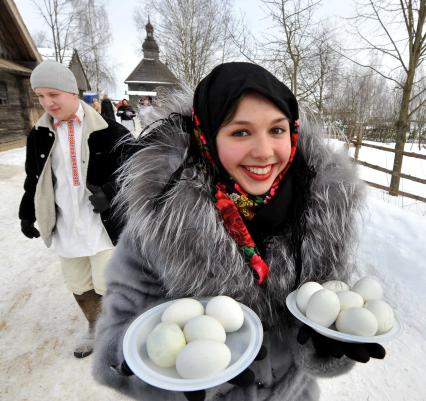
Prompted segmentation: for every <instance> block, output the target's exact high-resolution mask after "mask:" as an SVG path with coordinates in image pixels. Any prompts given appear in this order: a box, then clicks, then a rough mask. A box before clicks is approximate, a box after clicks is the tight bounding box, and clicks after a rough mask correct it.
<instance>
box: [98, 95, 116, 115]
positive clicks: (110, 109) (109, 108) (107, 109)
mask: <svg viewBox="0 0 426 401" xmlns="http://www.w3.org/2000/svg"><path fill="white" fill-rule="evenodd" d="M101 116H102V117H104V118H109V119H111V120H115V112H114V106H113V105H112V102H111V100H110V99H109V97H108V95H106V94H105V95H104V96H103V97H102V102H101Z"/></svg>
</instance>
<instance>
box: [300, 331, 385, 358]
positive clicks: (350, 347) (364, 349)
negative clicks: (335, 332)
mask: <svg viewBox="0 0 426 401" xmlns="http://www.w3.org/2000/svg"><path fill="white" fill-rule="evenodd" d="M309 339H311V340H312V344H313V346H314V348H315V350H316V353H317V355H318V356H319V357H322V358H326V357H330V356H331V357H334V358H341V357H342V356H343V355H346V356H347V357H348V358H350V359H352V360H354V361H357V362H363V363H366V362H368V361H369V360H370V358H376V359H383V358H384V357H385V355H386V351H385V349H384V348H383V347H382V346H381V345H380V344H377V343H345V342H342V341H337V340H333V339H332V338H328V337H325V336H323V335H321V334H319V333H317V332H316V331H315V330H314V329H312V328H311V327H309V326H307V325H305V324H304V325H303V326H302V327H301V328H300V330H299V333H298V334H297V341H298V343H299V344H306V343H307V342H308V340H309Z"/></svg>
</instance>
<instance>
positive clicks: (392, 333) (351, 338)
mask: <svg viewBox="0 0 426 401" xmlns="http://www.w3.org/2000/svg"><path fill="white" fill-rule="evenodd" d="M296 293H297V290H296V291H293V292H291V293H290V294H288V296H287V298H286V300H285V302H286V305H287V308H288V310H289V311H290V312H291V313H292V315H294V316H295V317H296V318H297V319H298V320H300V321H301V322H303V323H305V324H306V325H308V326H310V327H312V328H313V329H314V330H315V331H316V332H318V333H320V334H322V335H323V336H325V337H329V338H333V339H334V340H338V341H343V342H347V343H382V342H386V341H389V340H391V339H392V338H395V337H396V336H397V335H398V334H399V332H400V330H401V326H400V324H399V322H398V320H396V319H395V322H394V325H393V327H392V329H391V330H389V331H388V332H387V333H384V334H379V335H377V336H371V337H365V336H356V335H354V334H346V333H342V332H340V331H337V330H333V329H332V328H327V327H324V326H321V325H319V324H318V323H315V322H313V321H312V320H310V319H308V318H307V317H306V316H305V315H304V314H303V313H302V312H300V310H299V308H298V307H297V304H296Z"/></svg>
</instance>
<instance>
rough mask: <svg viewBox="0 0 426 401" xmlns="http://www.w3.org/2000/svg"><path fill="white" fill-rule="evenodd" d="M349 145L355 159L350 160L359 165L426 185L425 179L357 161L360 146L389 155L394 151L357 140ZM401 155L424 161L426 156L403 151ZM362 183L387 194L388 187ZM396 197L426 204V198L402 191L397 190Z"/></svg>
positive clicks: (368, 182)
mask: <svg viewBox="0 0 426 401" xmlns="http://www.w3.org/2000/svg"><path fill="white" fill-rule="evenodd" d="M351 143H353V144H354V145H355V157H354V158H352V160H354V161H355V162H356V163H358V164H359V165H361V166H365V167H368V168H371V169H373V170H378V171H381V172H383V173H387V174H390V175H396V176H399V177H400V178H404V179H406V180H411V181H415V182H418V183H420V184H426V179H424V178H419V177H415V176H412V175H409V174H403V173H397V172H394V171H392V170H389V169H387V168H384V167H381V166H377V165H376V164H371V163H367V162H364V161H361V160H358V154H359V148H360V147H361V146H366V147H368V148H373V149H378V150H383V151H385V152H391V153H395V149H391V148H387V147H384V146H379V145H372V144H369V143H364V142H360V141H357V140H354V141H352V142H351ZM402 154H403V155H404V156H408V157H414V158H416V159H422V160H426V155H422V154H419V153H414V152H405V151H404V152H402ZM364 181H365V182H366V183H367V184H368V185H370V186H372V187H374V188H378V189H383V190H385V191H388V192H389V187H387V186H385V185H380V184H376V183H374V182H370V181H367V180H364ZM398 195H401V196H405V197H407V198H411V199H415V200H418V201H421V202H426V198H424V197H422V196H419V195H414V194H410V193H408V192H404V191H400V190H398Z"/></svg>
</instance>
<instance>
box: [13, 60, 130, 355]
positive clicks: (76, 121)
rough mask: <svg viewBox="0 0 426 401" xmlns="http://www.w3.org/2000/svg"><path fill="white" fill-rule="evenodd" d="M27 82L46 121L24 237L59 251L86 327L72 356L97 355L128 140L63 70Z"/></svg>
mask: <svg viewBox="0 0 426 401" xmlns="http://www.w3.org/2000/svg"><path fill="white" fill-rule="evenodd" d="M30 81H31V87H32V89H33V90H34V92H35V93H36V95H37V96H38V99H39V101H40V104H41V105H42V107H43V109H44V110H45V113H44V114H43V115H42V117H41V118H40V119H39V120H38V121H37V123H36V125H35V126H34V127H33V128H32V130H31V132H30V133H29V135H28V138H27V149H26V161H25V171H26V179H25V183H24V195H23V197H22V201H21V204H20V207H19V218H20V219H21V229H22V232H23V234H24V235H25V236H27V237H28V238H37V237H39V236H41V237H42V239H43V240H44V242H45V244H46V245H47V246H48V247H49V246H50V245H51V243H52V241H53V243H54V246H55V251H56V253H57V254H58V256H59V258H60V261H61V267H62V272H63V276H64V279H65V283H66V285H67V287H68V288H69V289H70V290H71V291H72V293H73V294H74V297H75V299H76V301H77V303H78V305H79V306H80V308H81V309H82V311H83V313H84V315H85V316H86V318H87V320H88V322H89V330H88V332H87V333H86V334H84V335H83V337H82V338H81V340H79V342H78V344H77V346H76V348H75V350H74V356H75V357H77V358H83V357H85V356H87V355H89V354H90V353H91V352H92V350H93V340H94V327H95V322H96V319H97V316H98V313H99V310H100V303H101V296H102V295H103V294H104V293H105V291H106V284H105V277H104V270H105V266H106V263H107V261H108V260H109V258H110V257H111V255H112V249H113V247H114V245H115V243H116V242H117V240H118V236H119V234H120V231H121V229H122V227H121V225H122V224H121V223H119V222H118V220H117V219H115V218H114V216H113V214H114V213H113V209H112V207H111V201H112V199H113V197H114V195H115V194H116V192H117V183H116V171H117V169H118V168H119V167H120V166H121V164H122V163H123V162H124V160H125V159H126V157H127V152H126V147H127V145H125V144H124V142H125V139H126V138H129V137H130V134H129V132H128V131H127V130H126V129H125V128H124V127H123V126H122V125H120V124H118V123H116V122H115V121H111V120H108V123H107V122H106V121H105V120H104V119H103V118H102V117H101V116H100V115H99V114H98V113H97V112H96V111H95V110H94V109H93V108H92V107H90V106H88V105H87V104H86V103H84V102H82V101H80V100H79V98H78V88H77V83H76V80H75V77H74V75H73V73H72V72H71V71H70V70H69V69H68V68H66V67H65V66H63V65H62V64H60V63H58V62H56V61H50V60H48V61H44V62H43V63H41V64H40V65H38V66H37V67H36V68H35V69H34V71H33V72H32V74H31V78H30ZM35 222H37V224H38V229H37V228H36V227H35V226H34V223H35Z"/></svg>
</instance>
